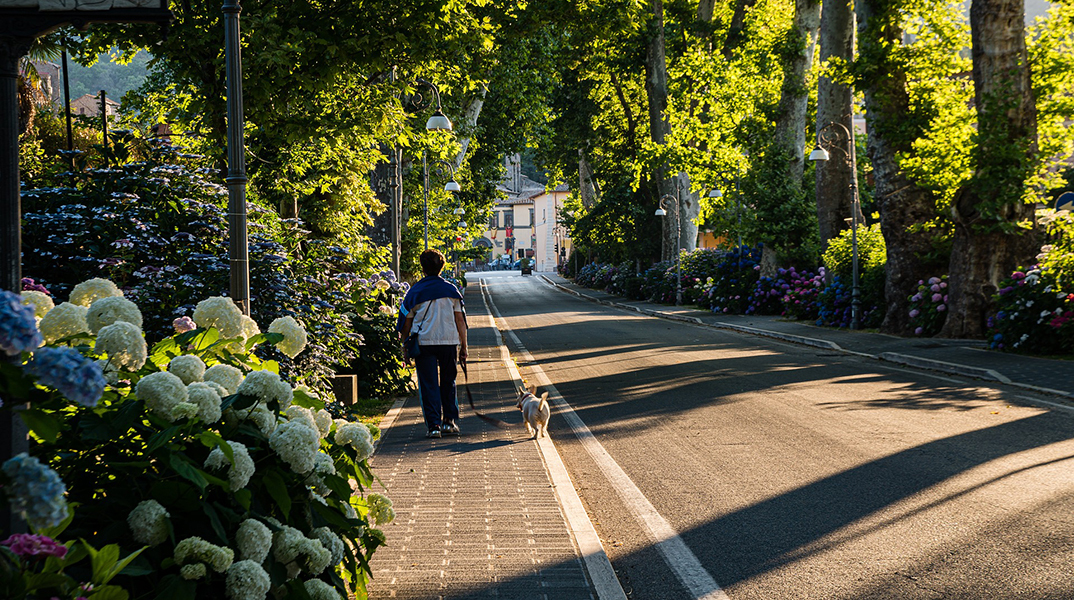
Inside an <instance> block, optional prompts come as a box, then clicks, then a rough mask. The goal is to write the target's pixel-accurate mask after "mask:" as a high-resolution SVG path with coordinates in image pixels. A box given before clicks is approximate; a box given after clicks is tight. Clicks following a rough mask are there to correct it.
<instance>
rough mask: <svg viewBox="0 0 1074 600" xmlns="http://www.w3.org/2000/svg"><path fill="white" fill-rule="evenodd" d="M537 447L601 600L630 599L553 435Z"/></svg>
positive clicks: (511, 365)
mask: <svg viewBox="0 0 1074 600" xmlns="http://www.w3.org/2000/svg"><path fill="white" fill-rule="evenodd" d="M481 292H482V298H483V299H484V301H485V306H486V308H489V325H491V326H492V330H493V331H494V332H496V345H497V346H499V348H500V358H501V359H502V360H503V362H504V365H506V366H507V370H508V371H509V372H510V373H511V377H512V378H513V379H514V380H515V384H516V387H517V386H520V385H522V384H523V381H522V375H521V374H520V373H519V372H518V367H517V366H516V365H515V361H514V360H512V359H511V352H510V351H509V350H508V349H507V346H506V345H504V343H503V336H502V335H501V334H500V329H499V327H497V326H496V320H495V319H494V318H493V317H492V312H493V310H495V309H494V308H491V307H490V304H491V302H492V298H491V297H490V296H489V295H488V290H487V289H486V286H485V282H484V281H482V282H481ZM537 448H538V449H539V450H540V452H541V457H542V458H543V459H544V464H545V467H546V468H547V469H548V476H549V477H550V478H551V479H552V487H554V488H555V490H556V497H558V498H559V502H560V506H561V507H562V508H563V515H564V517H565V518H566V519H567V526H568V527H569V528H570V533H571V537H573V538H574V541H575V543H576V544H578V551H579V552H580V553H581V554H582V561H583V563H584V564H585V568H586V572H587V573H589V579H590V580H591V581H592V582H593V588H594V591H596V593H597V598H598V600H627V596H626V592H624V591H623V586H622V584H620V583H619V578H618V577H617V576H616V574H615V569H613V568H612V563H611V561H609V560H608V555H607V554H606V553H605V552H604V546H603V545H602V544H601V543H600V536H598V535H597V530H596V529H595V528H594V527H593V522H592V521H590V520H589V514H588V513H587V512H586V511H585V506H583V505H582V499H581V498H579V497H578V490H576V489H575V488H574V482H572V481H571V477H570V475H569V474H568V473H567V467H566V465H564V464H563V459H562V458H560V456H559V452H558V451H557V450H556V446H555V444H553V443H552V438H550V437H546V438H544V439H543V440H538V442H537Z"/></svg>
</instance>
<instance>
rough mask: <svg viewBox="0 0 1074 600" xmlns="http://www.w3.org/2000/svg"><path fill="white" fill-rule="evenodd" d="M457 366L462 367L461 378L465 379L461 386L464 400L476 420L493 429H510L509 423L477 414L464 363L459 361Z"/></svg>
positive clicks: (468, 374)
mask: <svg viewBox="0 0 1074 600" xmlns="http://www.w3.org/2000/svg"><path fill="white" fill-rule="evenodd" d="M459 365H460V366H461V367H462V374H463V377H464V379H465V383H464V384H463V387H465V388H466V398H467V399H468V400H469V401H470V410H472V411H474V414H475V415H477V418H478V419H481V420H482V421H484V422H486V423H488V424H489V425H492V426H494V427H499V428H500V429H510V428H511V424H510V423H507V422H505V421H501V420H499V419H497V418H495V417H490V416H488V415H483V414H481V413H479V412H477V407H476V406H474V394H473V392H471V391H470V372H469V371H467V370H466V361H462V360H460V361H459Z"/></svg>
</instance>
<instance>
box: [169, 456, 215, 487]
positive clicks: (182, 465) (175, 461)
mask: <svg viewBox="0 0 1074 600" xmlns="http://www.w3.org/2000/svg"><path fill="white" fill-rule="evenodd" d="M189 460H190V459H188V458H186V457H185V456H183V455H181V454H172V455H171V456H170V457H169V459H168V464H170V465H171V468H172V470H173V471H175V472H176V473H178V474H179V475H180V476H181V477H182V478H183V479H186V480H187V481H189V482H191V483H193V484H194V485H196V486H198V489H200V490H201V491H203V492H204V491H205V486H207V485H209V482H208V481H207V480H206V479H205V474H204V473H203V472H202V471H201V469H198V468H197V467H195V466H194V465H192V464H190V462H188V461H189Z"/></svg>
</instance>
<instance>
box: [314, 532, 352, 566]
mask: <svg viewBox="0 0 1074 600" xmlns="http://www.w3.org/2000/svg"><path fill="white" fill-rule="evenodd" d="M310 535H312V536H313V537H315V538H317V539H318V540H320V542H321V545H322V546H324V548H325V549H326V550H328V552H329V553H331V555H332V562H331V565H330V566H335V565H338V564H339V563H341V562H343V553H344V552H345V551H346V548H345V547H344V546H343V540H342V539H340V537H339V536H338V535H336V534H335V533H333V532H332V530H331V529H329V528H327V527H318V528H317V529H314V530H313V531H311V532H310Z"/></svg>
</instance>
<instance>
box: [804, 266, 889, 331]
mask: <svg viewBox="0 0 1074 600" xmlns="http://www.w3.org/2000/svg"><path fill="white" fill-rule="evenodd" d="M881 289H883V288H881ZM852 292H853V289H852V286H851V285H850V282H849V281H848V280H847V279H844V278H842V277H840V276H838V275H836V276H835V277H833V278H832V282H831V283H829V284H828V285H826V286H824V289H822V290H821V291H820V294H818V295H817V325H823V326H826V327H850V326H851V323H852V322H853V316H854V315H853V305H852V301H853V295H852ZM862 292H863V293H862V301H861V316H860V318H861V326H862V327H863V328H872V327H877V326H879V325H880V322H881V321H883V319H884V311H883V310H882V309H881V308H880V307H878V306H877V305H876V304H872V303H869V302H867V301H866V297H867V296H866V295H865V293H864V286H863V289H862ZM874 297H875V296H874Z"/></svg>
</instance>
